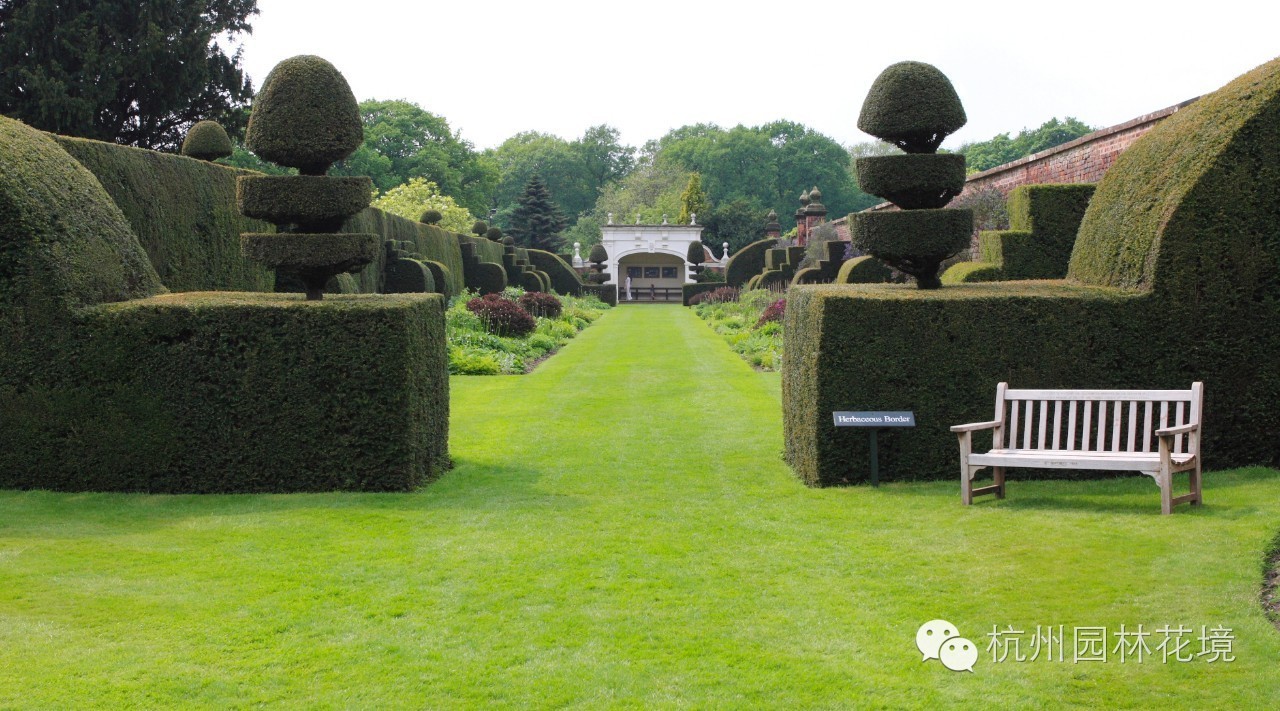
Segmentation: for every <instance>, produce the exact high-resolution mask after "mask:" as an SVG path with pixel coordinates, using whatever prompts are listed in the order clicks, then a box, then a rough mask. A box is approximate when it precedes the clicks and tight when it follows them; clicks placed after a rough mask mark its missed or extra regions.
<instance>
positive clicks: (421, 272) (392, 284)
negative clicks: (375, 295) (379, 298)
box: [382, 240, 448, 294]
mask: <svg viewBox="0 0 1280 711" xmlns="http://www.w3.org/2000/svg"><path fill="white" fill-rule="evenodd" d="M409 249H412V245H411V244H410V243H409V242H396V241H395V240H387V242H386V250H385V251H384V252H383V256H384V259H385V266H384V267H383V273H382V292H383V293H385V294H417V293H427V292H435V293H441V291H442V290H445V291H447V290H448V287H447V286H444V285H441V286H439V287H437V285H436V279H435V273H434V271H435V270H433V269H428V268H427V265H426V264H425V263H424V262H423V261H422V260H421V259H420V257H421V256H422V255H420V254H416V253H414V252H410V251H407V250H409ZM432 264H436V265H439V262H432ZM441 276H442V277H443V274H442V275H441Z"/></svg>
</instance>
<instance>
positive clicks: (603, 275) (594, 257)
mask: <svg viewBox="0 0 1280 711" xmlns="http://www.w3.org/2000/svg"><path fill="white" fill-rule="evenodd" d="M587 261H589V262H591V268H592V269H593V270H594V273H593V274H588V275H587V281H588V282H591V283H592V284H603V283H605V282H606V281H609V274H608V273H607V272H605V270H604V263H605V262H607V261H609V250H607V249H605V248H604V245H603V244H596V245H593V246H592V247H591V254H589V255H587Z"/></svg>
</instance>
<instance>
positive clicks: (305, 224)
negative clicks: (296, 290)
mask: <svg viewBox="0 0 1280 711" xmlns="http://www.w3.org/2000/svg"><path fill="white" fill-rule="evenodd" d="M363 139H364V128H363V126H362V125H361V123H360V112H359V109H358V107H357V105H356V99H355V95H354V94H352V93H351V87H350V86H348V85H347V80H346V79H344V78H343V77H342V75H341V74H340V73H338V70H337V69H335V68H334V67H333V65H332V64H329V63H328V62H326V61H325V60H323V59H321V58H320V57H314V56H310V55H303V56H299V57H292V58H290V59H286V60H284V61H283V62H280V63H279V64H277V65H276V67H275V69H272V70H271V73H270V74H269V75H267V80H266V82H264V83H263V86H262V91H261V92H260V93H259V94H258V98H257V100H256V101H255V102H254V105H253V113H252V114H251V115H250V116H249V129H248V134H247V135H246V139H245V144H246V145H247V146H248V147H249V149H250V150H252V151H254V152H255V153H257V154H258V156H259V157H260V158H263V159H265V160H270V161H274V162H276V163H279V164H281V165H285V166H289V167H292V168H297V169H298V171H299V172H300V173H301V175H286V176H267V175H255V176H241V177H240V178H238V179H237V182H236V197H237V202H238V204H239V206H240V211H241V212H242V213H244V214H245V215H246V216H249V217H257V218H261V219H264V220H267V221H268V222H272V223H274V224H275V225H276V227H277V228H278V229H279V232H278V233H276V234H259V233H247V234H242V235H241V236H240V248H241V251H242V252H243V253H244V255H245V256H247V257H249V258H251V259H255V260H257V261H259V262H262V263H263V264H265V265H267V266H269V267H274V268H276V269H277V276H278V277H279V276H281V273H283V275H284V276H286V277H292V278H295V279H297V280H298V281H300V282H301V283H302V285H303V287H304V290H305V291H306V294H307V300H308V301H319V300H320V299H323V298H324V289H325V285H326V284H327V283H328V282H329V279H331V278H332V277H334V276H335V275H337V274H341V273H342V272H348V271H358V270H359V269H361V268H362V267H364V266H365V265H366V264H368V263H369V262H371V261H373V260H374V259H376V258H377V256H378V248H379V237H378V235H376V234H334V233H336V232H337V231H338V229H340V228H341V227H342V223H343V221H344V220H345V219H346V218H347V217H349V216H351V215H354V214H355V213H357V212H360V211H361V210H363V209H364V208H365V207H367V206H368V204H369V201H370V198H371V196H372V193H373V182H372V181H371V180H370V179H369V178H358V177H357V178H331V177H328V176H326V175H325V173H326V172H328V170H329V166H330V165H331V164H332V163H333V162H334V161H338V160H341V159H343V158H345V157H347V156H348V155H351V153H352V152H353V151H355V149H356V148H357V147H358V146H359V145H360V143H361V141H362V140H363ZM281 281H286V282H287V281H288V278H285V279H283V280H282V279H279V278H278V279H277V283H280V282H281Z"/></svg>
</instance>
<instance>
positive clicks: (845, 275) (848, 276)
mask: <svg viewBox="0 0 1280 711" xmlns="http://www.w3.org/2000/svg"><path fill="white" fill-rule="evenodd" d="M890 276H891V272H890V271H889V268H888V267H886V266H885V265H884V263H883V262H881V261H880V260H879V259H876V258H875V257H867V256H863V257H854V258H853V259H850V260H848V261H846V262H845V263H844V264H841V265H840V271H839V272H838V273H837V274H836V278H835V281H834V282H832V283H834V284H882V283H884V282H887V281H889V277H890Z"/></svg>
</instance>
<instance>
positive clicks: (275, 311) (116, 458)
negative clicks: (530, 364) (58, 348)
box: [0, 293, 448, 493]
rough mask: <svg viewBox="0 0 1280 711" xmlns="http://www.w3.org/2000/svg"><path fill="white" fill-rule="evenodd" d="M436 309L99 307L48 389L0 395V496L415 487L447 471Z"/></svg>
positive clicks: (83, 320) (243, 303)
mask: <svg viewBox="0 0 1280 711" xmlns="http://www.w3.org/2000/svg"><path fill="white" fill-rule="evenodd" d="M443 314H444V300H443V299H442V298H441V297H439V296H432V295H420V296H415V297H409V296H405V297H398V298H397V297H376V298H373V297H366V296H355V297H349V296H336V297H330V298H329V299H327V300H325V301H323V302H320V303H309V302H305V301H303V300H301V299H299V298H297V297H293V296H282V295H274V294H245V293H238V294H209V293H205V294H181V295H176V296H168V297H160V298H154V299H147V300H138V301H131V302H126V303H122V304H114V305H110V306H104V307H97V308H95V309H93V310H91V311H89V312H88V313H85V314H83V315H82V316H81V317H80V322H79V325H78V328H79V329H80V331H81V333H82V334H83V335H84V338H83V339H79V340H78V342H77V343H78V345H79V346H82V347H77V348H76V349H75V350H74V351H72V352H68V353H67V354H65V355H64V356H62V357H60V358H59V359H57V360H55V361H52V362H50V364H49V366H50V368H51V369H54V371H55V372H56V374H57V377H58V378H59V381H58V383H57V386H56V388H52V389H36V388H30V389H27V390H25V391H21V392H17V393H6V397H4V398H0V400H3V401H4V403H5V405H4V406H0V421H2V422H3V424H0V427H3V431H5V432H7V433H10V436H12V437H14V444H15V445H16V446H14V447H9V446H5V447H3V448H0V463H2V464H3V466H4V471H3V472H0V488H13V487H16V488H47V489H58V490H71V491H77V490H96V491H149V492H156V493H160V492H164V493H178V492H183V493H207V492H268V491H275V492H284V491H325V490H334V489H346V490H372V491H406V490H410V489H413V488H415V487H417V486H419V485H421V484H423V483H425V482H426V481H427V480H429V479H431V478H432V477H434V476H436V475H438V474H439V473H440V472H441V471H443V470H444V469H445V468H447V466H448V449H447V445H448V362H447V356H446V352H445V344H444V337H443V334H444V324H443V318H444V316H443ZM73 354H74V355H75V356H77V357H78V362H72V361H71V357H72V355H73Z"/></svg>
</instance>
